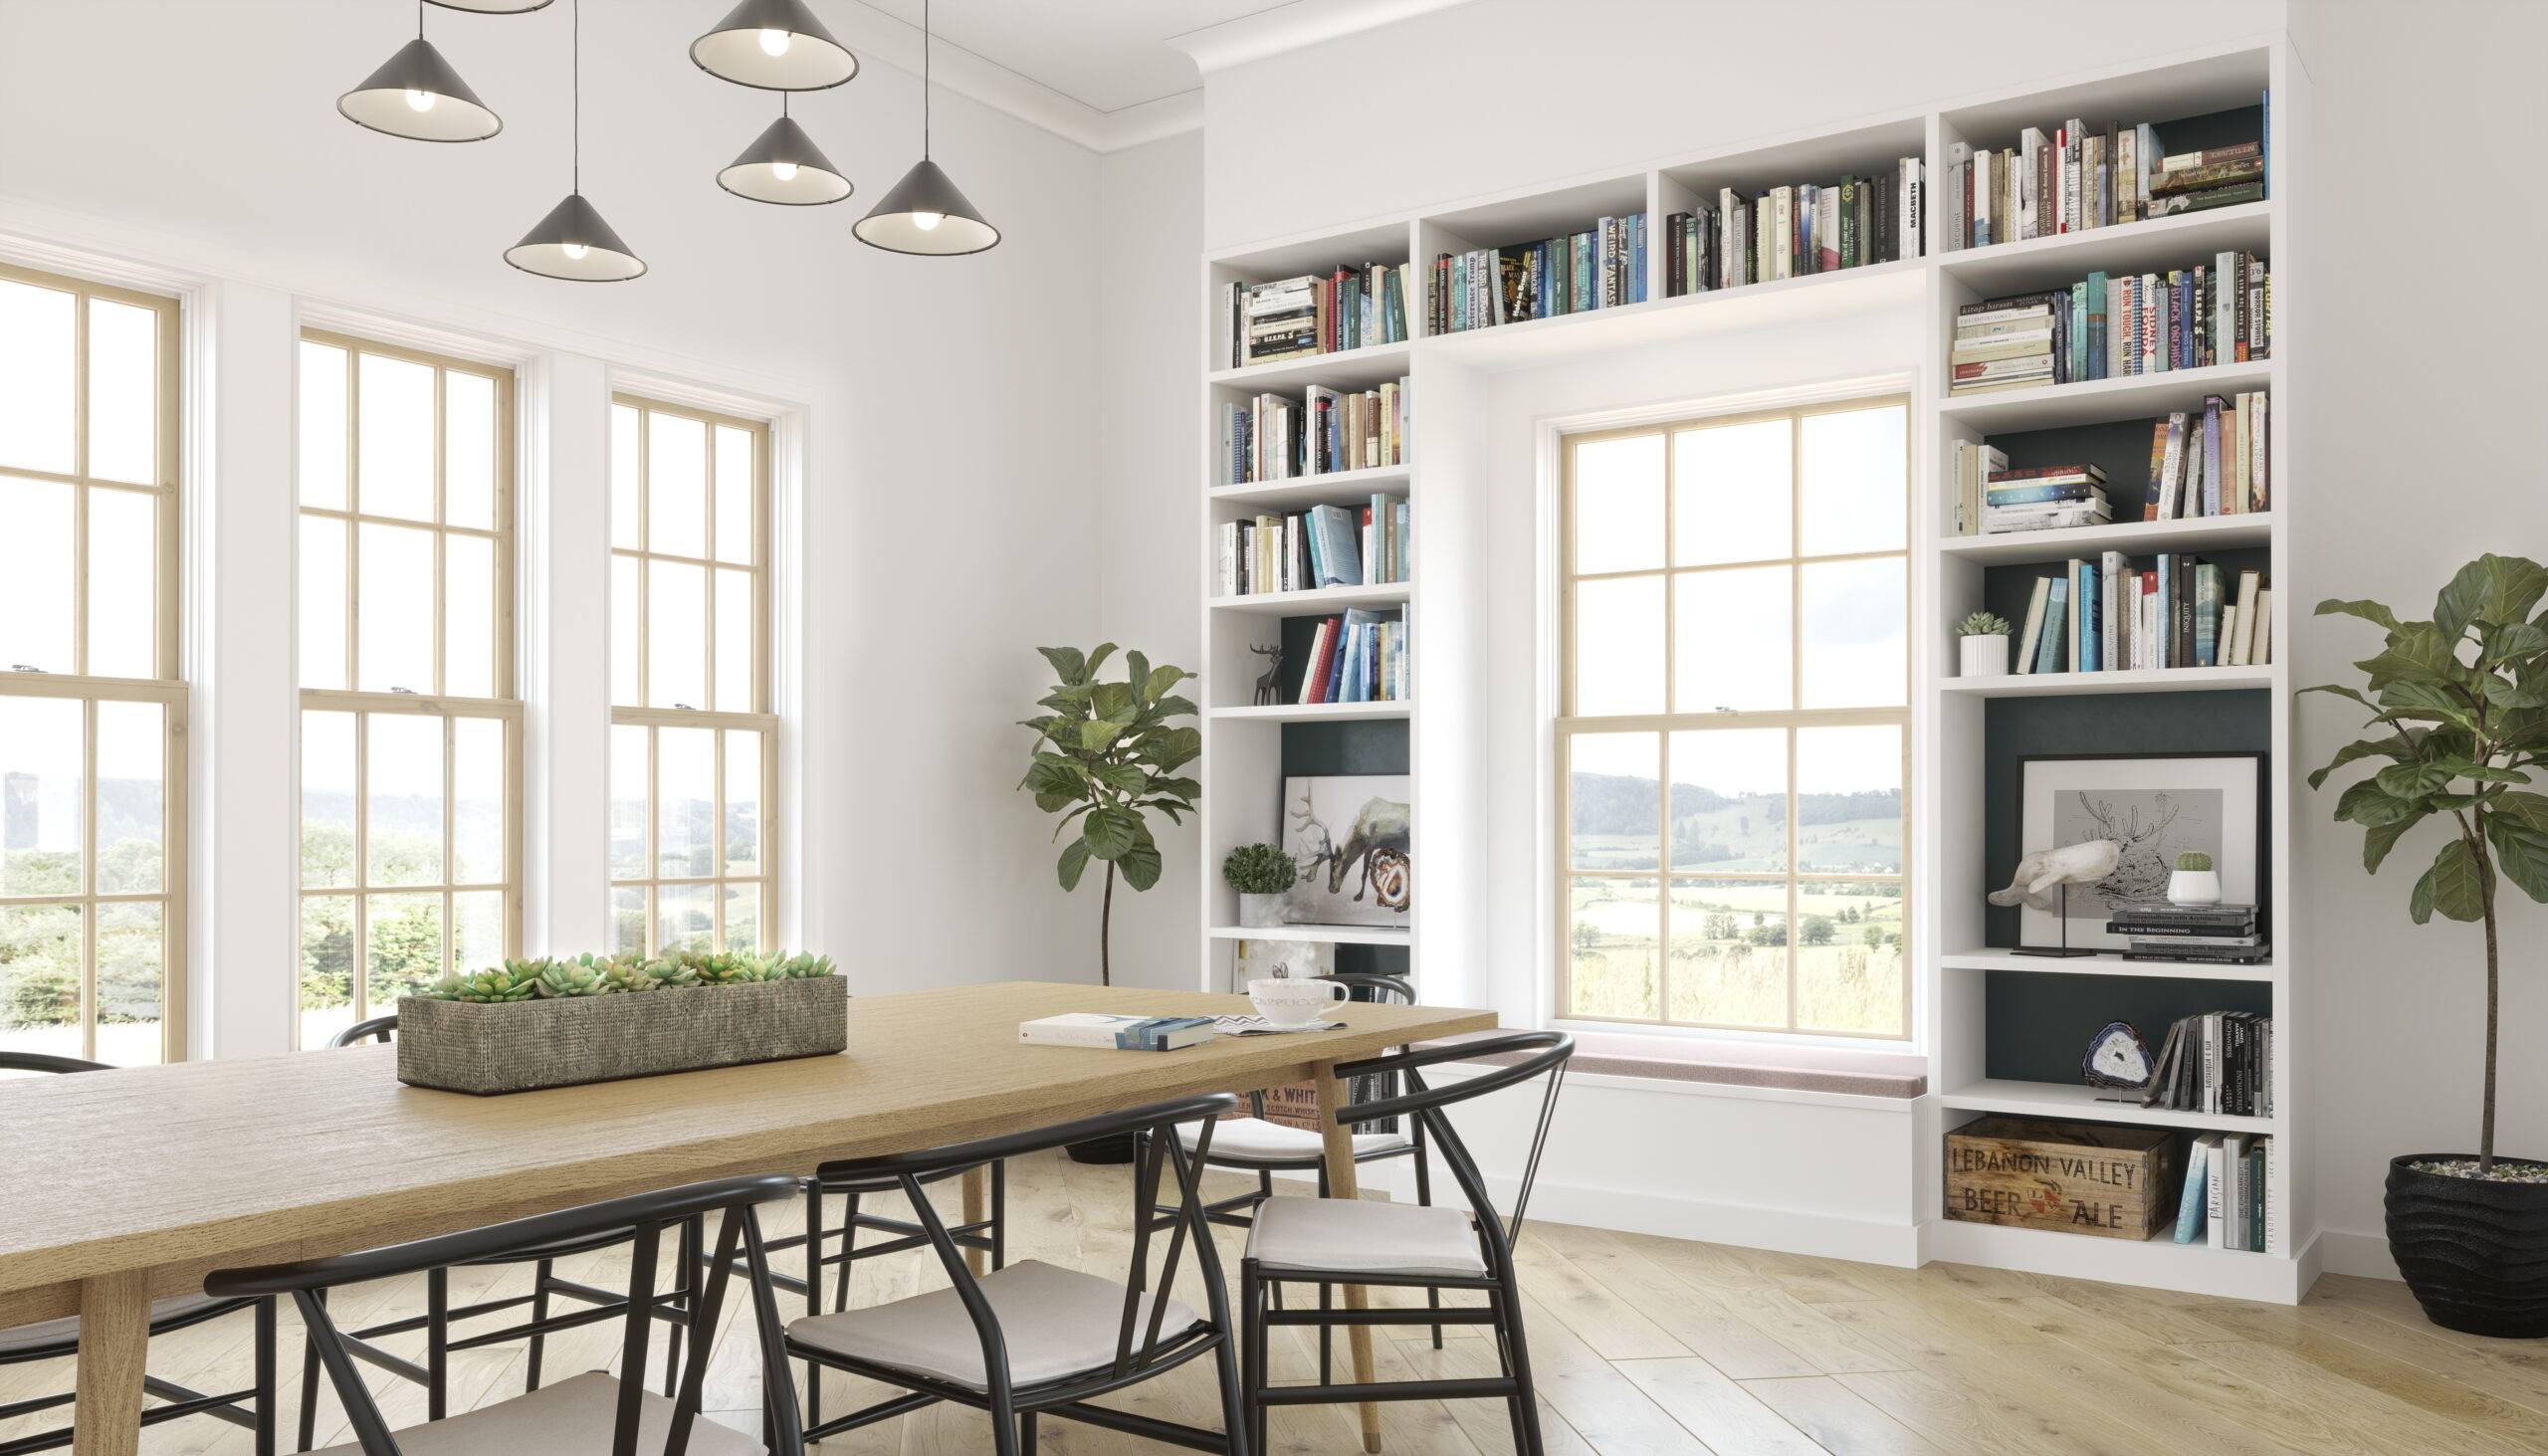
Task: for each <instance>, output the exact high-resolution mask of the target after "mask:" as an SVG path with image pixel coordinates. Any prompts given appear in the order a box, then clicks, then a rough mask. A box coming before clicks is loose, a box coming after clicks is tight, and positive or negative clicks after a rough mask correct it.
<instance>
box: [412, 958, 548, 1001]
mask: <svg viewBox="0 0 2548 1456" xmlns="http://www.w3.org/2000/svg"><path fill="white" fill-rule="evenodd" d="M538 991H539V975H538V972H537V971H536V970H535V969H533V968H532V966H531V962H528V961H520V960H509V961H506V962H505V963H504V964H503V965H501V966H497V967H495V968H494V969H491V970H481V971H473V972H471V973H470V974H467V975H463V974H461V973H460V972H459V971H456V970H446V971H444V972H443V973H442V974H441V975H440V976H439V977H437V978H436V979H435V981H434V982H433V984H432V985H430V986H420V987H418V988H417V991H416V994H417V995H419V996H423V997H426V998H428V999H431V1000H436V1001H475V1002H480V1003H492V1002H497V1001H528V1000H530V999H531V997H532V996H533V995H536V994H537V993H538Z"/></svg>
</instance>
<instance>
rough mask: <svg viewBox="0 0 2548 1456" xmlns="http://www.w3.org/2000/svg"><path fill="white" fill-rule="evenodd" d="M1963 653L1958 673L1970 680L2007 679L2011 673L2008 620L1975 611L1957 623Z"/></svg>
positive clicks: (1960, 647) (1957, 637)
mask: <svg viewBox="0 0 2548 1456" xmlns="http://www.w3.org/2000/svg"><path fill="white" fill-rule="evenodd" d="M1955 635H1956V644H1957V647H1958V649H1959V650H1960V652H1961V654H1962V660H1961V661H1960V662H1959V663H1958V664H1957V667H1956V671H1957V673H1958V674H1959V675H1961V676H1963V677H1967V678H1997V677H2006V676H2008V672H2009V619H2008V618H2006V617H2003V616H2001V615H1999V614H1998V613H1996V612H1975V613H1974V614H1973V615H1971V616H1969V617H1967V618H1965V619H1964V620H1963V621H1961V622H1958V623H1956V624H1955Z"/></svg>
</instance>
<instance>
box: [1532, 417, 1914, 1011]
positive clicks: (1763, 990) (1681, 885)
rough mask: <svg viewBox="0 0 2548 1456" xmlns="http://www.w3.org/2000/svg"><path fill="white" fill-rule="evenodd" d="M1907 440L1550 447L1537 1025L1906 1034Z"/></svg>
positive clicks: (1873, 433)
mask: <svg viewBox="0 0 2548 1456" xmlns="http://www.w3.org/2000/svg"><path fill="white" fill-rule="evenodd" d="M1908 432H1909V406H1908V404H1907V402H1906V401H1904V400H1901V399H1898V398H1886V399H1878V400H1867V399H1860V400H1852V401H1849V402H1846V403H1837V404H1821V405H1815V406H1812V407H1809V408H1801V409H1789V410H1779V411H1773V412H1767V413H1750V414H1741V415H1727V416H1720V417H1712V418H1696V419H1686V420H1679V421H1673V422H1669V423H1664V424H1656V425H1641V426H1637V427H1635V428H1632V429H1622V430H1610V431H1603V432H1600V433H1593V434H1584V435H1576V436H1570V437H1568V438H1567V440H1566V442H1565V448H1564V469H1565V479H1564V483H1563V491H1564V501H1563V534H1564V541H1563V544H1562V547H1561V551H1562V556H1561V561H1562V570H1561V578H1562V584H1563V602H1562V605H1561V612H1562V616H1563V636H1562V642H1563V649H1562V653H1563V665H1562V671H1561V694H1562V702H1561V705H1560V710H1559V713H1560V717H1559V719H1558V724H1557V751H1558V754H1559V765H1560V777H1559V784H1560V788H1559V793H1560V795H1561V804H1560V812H1559V813H1558V815H1557V822H1558V834H1559V844H1558V847H1557V853H1558V877H1557V878H1558V897H1559V904H1558V908H1557V916H1556V920H1557V924H1558V926H1559V936H1560V943H1559V945H1558V946H1557V952H1556V953H1557V957H1558V965H1559V967H1560V973H1559V977H1558V984H1559V991H1558V1008H1557V1009H1558V1014H1559V1015H1561V1016H1564V1017H1573V1018H1580V1019H1586V1020H1613V1021H1625V1022H1648V1023H1658V1024H1667V1025H1675V1026H1693V1027H1710V1028H1727V1029H1746V1030H1762V1031H1792V1032H1809V1033H1817V1034H1823V1035H1839V1036H1863V1037H1881V1038H1897V1037H1905V1036H1908V1035H1909V1034H1910V975H1909V969H1908V967H1909V964H1910V961H1909V956H1908V952H1907V944H1906V938H1905V937H1906V936H1907V935H1908V934H1909V932H1910V926H1909V923H1908V916H1907V905H1908V902H1907V900H1906V897H1905V889H1906V878H1905V863H1904V859H1903V847H1904V844H1905V841H1906V834H1907V829H1908V824H1909V820H1908V816H1907V811H1906V807H1905V800H1904V793H1903V788H1904V781H1905V778H1906V772H1907V765H1908V762H1909V754H1910V731H1911V728H1910V719H1911V714H1910V670H1909V662H1908V658H1907V654H1906V652H1905V648H1904V643H1905V641H1906V633H1905V625H1906V622H1907V620H1908V617H1909V601H1910V583H1909V579H1908V544H1909V523H1910V520H1909V502H1908V479H1909V469H1908V467H1909V455H1908Z"/></svg>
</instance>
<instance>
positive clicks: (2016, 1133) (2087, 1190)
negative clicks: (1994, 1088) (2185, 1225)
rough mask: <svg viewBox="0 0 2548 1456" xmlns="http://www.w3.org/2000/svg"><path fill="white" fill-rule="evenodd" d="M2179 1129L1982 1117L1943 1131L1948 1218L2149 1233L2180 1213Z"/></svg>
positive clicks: (2112, 1234)
mask: <svg viewBox="0 0 2548 1456" xmlns="http://www.w3.org/2000/svg"><path fill="white" fill-rule="evenodd" d="M2180 1161H2181V1159H2180V1158H2179V1157H2178V1155H2177V1135H2176V1134H2174V1133H2170V1132H2166V1131H2164V1130H2161V1129H2157V1128H2116V1127H2107V1126H2105V1125H2102V1124H2091V1123H2046V1122H2037V1121H2033V1120H2030V1119H2024V1118H1984V1119H1982V1120H1981V1121H1979V1122H1974V1123H1967V1124H1966V1125H1965V1126H1963V1127H1961V1128H1958V1129H1956V1130H1955V1131H1954V1132H1952V1133H1949V1134H1948V1135H1947V1206H1946V1214H1947V1217H1949V1218H1952V1219H1955V1220H1956V1221H1958V1222H1960V1223H1997V1224H2002V1225H2005V1226H2007V1227H2011V1228H2044V1229H2053V1230H2056V1231H2058V1232H2061V1233H2082V1234H2095V1235H2098V1236H2100V1237H2104V1238H2110V1239H2146V1238H2148V1237H2150V1236H2151V1235H2152V1234H2154V1233H2157V1232H2158V1231H2159V1229H2160V1227H2161V1226H2162V1225H2173V1224H2174V1223H2175V1222H2176V1217H2177V1195H2178V1193H2179V1191H2180V1184H2179V1183H2178V1179H2179V1178H2180V1177H2181V1176H2183V1174H2184V1169H2183V1168H2182V1167H2181V1166H2180Z"/></svg>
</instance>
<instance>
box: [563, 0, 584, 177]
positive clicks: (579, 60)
mask: <svg viewBox="0 0 2548 1456" xmlns="http://www.w3.org/2000/svg"><path fill="white" fill-rule="evenodd" d="M572 3H573V5H574V19H573V21H572V26H573V34H574V40H573V42H572V50H571V53H570V56H571V59H569V60H568V62H567V63H566V64H567V70H568V72H569V73H570V74H571V76H572V77H573V81H572V83H571V86H570V92H571V95H572V97H573V100H572V101H571V102H570V103H569V109H570V110H571V111H572V112H573V119H572V120H571V121H570V122H569V123H568V125H567V132H568V135H569V136H570V137H572V140H571V142H570V143H569V144H570V145H571V146H572V147H573V149H574V150H573V156H574V161H573V162H572V163H571V167H572V171H573V173H574V186H573V189H572V190H573V191H575V192H576V193H578V194H580V193H581V192H582V191H583V190H584V0H572Z"/></svg>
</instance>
